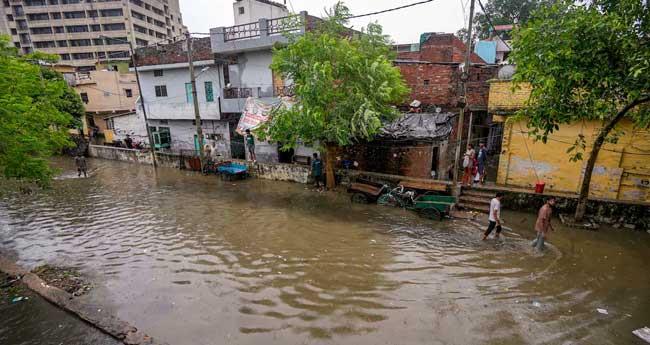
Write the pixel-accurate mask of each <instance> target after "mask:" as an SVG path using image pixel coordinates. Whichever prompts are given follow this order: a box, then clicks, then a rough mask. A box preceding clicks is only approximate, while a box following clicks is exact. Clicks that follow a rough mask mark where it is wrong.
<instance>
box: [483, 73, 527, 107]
mask: <svg viewBox="0 0 650 345" xmlns="http://www.w3.org/2000/svg"><path fill="white" fill-rule="evenodd" d="M512 87H513V85H512V82H511V81H509V80H493V81H491V82H490V95H489V98H490V102H489V104H488V109H489V110H490V111H493V112H509V111H514V110H517V109H521V108H522V107H523V106H524V105H525V103H526V101H527V100H528V97H529V96H530V85H528V84H522V85H520V86H519V88H518V89H516V90H514V91H513V90H512Z"/></svg>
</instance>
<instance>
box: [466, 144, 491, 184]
mask: <svg viewBox="0 0 650 345" xmlns="http://www.w3.org/2000/svg"><path fill="white" fill-rule="evenodd" d="M478 146H479V148H478V152H477V151H476V150H474V145H473V144H468V145H467V151H465V155H464V156H463V179H462V181H461V183H462V184H463V185H464V186H471V185H472V184H473V183H481V184H483V183H484V182H485V166H486V164H487V148H486V147H485V144H484V143H482V142H481V143H479V145H478Z"/></svg>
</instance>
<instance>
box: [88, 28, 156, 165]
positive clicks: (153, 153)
mask: <svg viewBox="0 0 650 345" xmlns="http://www.w3.org/2000/svg"><path fill="white" fill-rule="evenodd" d="M100 37H101V38H104V39H108V40H113V41H118V42H122V43H127V44H128V45H129V51H130V53H131V64H133V71H134V72H135V80H136V81H137V83H138V92H139V93H140V102H142V116H143V117H144V127H145V128H146V129H147V137H148V138H149V149H151V161H152V162H153V167H154V168H156V167H158V162H156V150H155V144H154V141H153V135H152V134H151V128H149V120H148V119H147V107H146V106H145V105H144V93H143V92H142V85H141V84H140V74H139V73H138V63H137V62H136V60H135V50H134V49H133V44H132V43H131V41H129V40H126V41H125V40H121V39H117V38H113V37H108V36H100Z"/></svg>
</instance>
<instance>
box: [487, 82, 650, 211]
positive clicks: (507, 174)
mask: <svg viewBox="0 0 650 345" xmlns="http://www.w3.org/2000/svg"><path fill="white" fill-rule="evenodd" d="M495 85H496V88H497V90H495V92H493V91H492V88H493V87H494V86H495ZM508 85H509V82H503V81H499V82H496V83H492V84H491V85H490V89H491V90H490V99H489V102H488V109H490V111H491V112H493V113H494V112H497V111H498V110H503V109H506V107H510V108H508V109H510V110H516V104H523V102H525V98H523V100H522V94H516V95H514V94H513V93H512V92H511V91H509V92H510V96H507V93H506V91H505V90H510V88H509V86H508ZM493 95H494V98H493ZM524 96H525V95H524ZM502 98H507V99H508V100H504V99H502ZM501 119H503V120H505V121H506V122H505V126H504V136H503V147H502V152H501V156H500V160H499V169H498V173H497V183H498V184H501V185H507V186H513V187H526V188H533V186H534V185H535V182H536V181H537V176H536V174H535V171H537V175H538V176H539V179H540V180H542V181H544V182H545V183H546V190H549V191H555V192H568V193H577V192H578V191H579V188H580V183H581V181H582V178H583V176H584V165H585V163H586V160H587V158H588V156H589V151H590V147H591V144H592V143H593V141H594V139H595V138H596V135H597V134H598V130H599V128H601V127H602V124H601V123H600V122H598V121H585V122H580V123H573V124H569V125H562V126H561V127H560V130H558V131H555V132H553V133H552V134H550V136H549V140H548V141H547V143H546V144H544V143H542V142H541V141H538V142H535V141H534V140H533V139H532V138H530V137H529V136H528V128H527V127H526V121H525V120H520V121H514V119H513V118H507V117H501ZM617 130H620V131H623V133H624V135H622V136H621V137H620V139H619V141H618V143H616V144H612V143H607V144H605V145H604V146H603V149H601V151H600V153H599V155H598V160H597V161H596V166H595V168H594V173H593V175H592V181H591V186H590V196H591V197H595V198H603V199H618V200H627V201H638V202H650V131H648V130H644V129H636V128H634V126H633V124H632V123H631V121H628V120H626V119H624V120H623V121H622V122H621V123H620V124H619V126H617ZM579 134H582V135H584V136H585V140H586V141H587V144H588V145H587V149H586V152H584V153H583V157H584V159H583V160H582V161H578V162H571V161H570V160H569V158H570V154H569V153H567V149H568V148H569V147H570V146H571V145H572V144H573V143H574V142H575V140H576V138H578V135H579ZM533 167H534V169H533Z"/></svg>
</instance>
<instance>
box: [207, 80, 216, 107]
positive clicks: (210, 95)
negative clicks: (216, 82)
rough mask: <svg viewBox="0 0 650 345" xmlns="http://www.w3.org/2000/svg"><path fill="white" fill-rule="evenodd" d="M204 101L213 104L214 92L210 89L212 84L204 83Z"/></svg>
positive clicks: (209, 82)
mask: <svg viewBox="0 0 650 345" xmlns="http://www.w3.org/2000/svg"><path fill="white" fill-rule="evenodd" d="M205 101H206V102H214V90H213V89H212V82H211V81H206V82H205Z"/></svg>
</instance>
